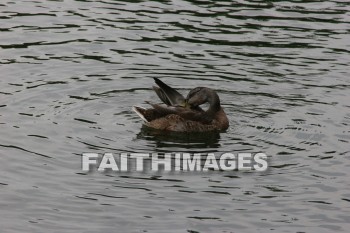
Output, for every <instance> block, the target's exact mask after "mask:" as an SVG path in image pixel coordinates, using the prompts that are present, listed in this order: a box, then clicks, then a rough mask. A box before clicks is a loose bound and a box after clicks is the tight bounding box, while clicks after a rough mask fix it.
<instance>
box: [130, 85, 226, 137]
mask: <svg viewBox="0 0 350 233" xmlns="http://www.w3.org/2000/svg"><path fill="white" fill-rule="evenodd" d="M154 81H155V83H156V84H157V85H158V86H153V90H154V91H155V93H156V94H157V96H158V97H159V99H160V100H161V101H162V102H163V104H155V103H152V102H150V101H145V102H146V103H147V104H149V105H150V106H151V108H143V107H140V106H133V107H132V110H133V111H134V112H135V113H136V114H137V115H138V116H139V117H140V118H141V119H142V120H143V123H144V125H145V126H147V127H149V128H153V129H157V130H164V131H174V132H186V133H191V132H209V131H225V130H227V129H228V127H229V120H228V118H227V115H226V113H225V111H224V109H223V107H222V106H221V104H220V98H219V96H218V94H217V93H216V91H215V90H213V89H211V88H208V87H196V88H194V89H192V90H191V91H190V92H189V93H188V94H187V96H186V98H185V97H184V96H183V95H181V94H180V93H179V92H178V91H177V90H175V89H174V88H172V87H170V86H168V85H167V84H165V83H164V82H162V81H161V80H160V79H158V78H154ZM206 103H208V104H209V108H208V109H207V110H203V109H202V108H201V107H200V106H201V105H203V104H206Z"/></svg>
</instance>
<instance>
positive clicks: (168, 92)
mask: <svg viewBox="0 0 350 233" xmlns="http://www.w3.org/2000/svg"><path fill="white" fill-rule="evenodd" d="M154 81H155V82H156V84H157V85H158V86H159V87H155V86H153V89H154V91H155V92H156V93H157V95H158V97H159V98H160V99H161V100H162V101H163V102H164V103H165V104H166V105H169V106H177V105H180V106H181V105H184V103H185V97H183V96H182V95H181V94H180V93H179V92H178V91H177V90H175V89H174V88H172V87H169V86H168V85H166V84H165V83H163V82H162V81H160V80H159V79H158V78H154Z"/></svg>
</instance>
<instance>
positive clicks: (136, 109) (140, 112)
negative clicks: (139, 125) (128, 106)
mask: <svg viewBox="0 0 350 233" xmlns="http://www.w3.org/2000/svg"><path fill="white" fill-rule="evenodd" d="M132 110H134V112H136V114H137V115H139V117H141V119H142V120H144V121H145V122H147V123H148V122H149V121H148V120H147V119H146V117H145V111H146V109H145V108H142V107H139V106H132Z"/></svg>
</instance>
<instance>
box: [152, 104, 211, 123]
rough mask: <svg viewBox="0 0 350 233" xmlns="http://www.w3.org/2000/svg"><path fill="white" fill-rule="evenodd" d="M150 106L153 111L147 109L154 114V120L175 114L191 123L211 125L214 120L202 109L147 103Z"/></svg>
mask: <svg viewBox="0 0 350 233" xmlns="http://www.w3.org/2000/svg"><path fill="white" fill-rule="evenodd" d="M146 103H148V104H149V105H151V106H152V107H153V109H147V110H148V111H150V112H152V116H153V119H152V120H154V119H156V118H160V117H164V116H166V115H170V114H174V115H178V116H180V117H182V118H183V119H185V120H190V121H196V122H198V123H202V124H210V123H211V121H212V120H213V118H212V117H210V116H209V115H208V114H207V113H206V112H205V111H203V110H202V109H200V108H199V109H200V111H198V110H193V109H187V108H183V107H172V106H162V105H159V104H153V103H151V102H148V101H147V102H146Z"/></svg>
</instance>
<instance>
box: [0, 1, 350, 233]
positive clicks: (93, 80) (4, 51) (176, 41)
mask: <svg viewBox="0 0 350 233" xmlns="http://www.w3.org/2000/svg"><path fill="white" fill-rule="evenodd" d="M349 12H350V4H349V1H347V0H339V1H309V0H305V1H304V0H300V1H241V0H238V1H209V0H192V1H186V0H173V1H112V0H103V1H89V0H86V1H85V0H84V1H83V0H79V1H71V0H67V1H15V0H12V1H8V0H4V1H1V3H0V18H1V26H0V33H1V34H0V54H1V56H0V71H1V79H0V86H1V90H0V97H1V98H0V130H1V136H0V173H1V176H0V229H1V232H69V233H70V232H159V233H163V232H192V233H194V232H200V233H204V232H346V231H348V229H349V227H350V181H349V180H350V179H349V178H350V169H349V165H350V157H349V155H350V145H349V141H350V127H349V125H350V104H349V94H350V91H349V89H350V79H349V65H350V56H349V52H350V37H349V32H350V13H349ZM153 77H158V78H160V79H162V80H163V81H164V82H166V83H168V84H169V85H171V86H173V87H174V88H176V89H178V90H179V91H180V92H181V93H183V94H186V93H187V92H188V91H189V90H190V89H192V88H194V87H196V86H207V87H211V88H214V89H215V90H217V91H218V94H219V95H220V98H221V102H222V105H223V107H224V108H225V111H226V113H227V115H228V117H229V119H230V128H229V129H228V130H227V132H224V133H221V134H215V135H211V134H210V135H209V134H208V135H204V137H203V136H202V137H190V136H183V137H172V136H171V135H162V134H153V133H150V132H148V131H145V130H143V129H142V128H141V125H142V120H141V119H140V118H139V117H138V116H137V115H136V114H135V113H134V112H132V111H131V106H132V105H141V106H147V105H146V104H144V101H145V100H152V101H157V97H156V95H155V93H154V92H153V90H152V85H154V83H153V79H152V78H153ZM176 151H177V152H202V153H209V152H213V153H215V154H216V155H220V154H221V153H224V152H232V153H235V154H237V153H241V152H248V153H249V152H252V153H255V152H263V153H266V154H267V155H268V156H269V165H270V167H269V169H268V170H267V171H266V172H256V171H251V172H241V171H233V172H192V173H191V172H179V173H167V172H160V173H154V172H150V171H149V172H143V173H142V172H128V173H121V172H109V173H101V172H90V173H86V172H82V171H81V155H82V153H83V152H94V153H106V152H111V153H116V154H117V153H121V152H139V153H151V152H176Z"/></svg>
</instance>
